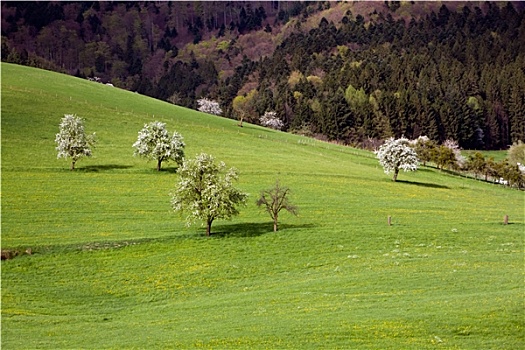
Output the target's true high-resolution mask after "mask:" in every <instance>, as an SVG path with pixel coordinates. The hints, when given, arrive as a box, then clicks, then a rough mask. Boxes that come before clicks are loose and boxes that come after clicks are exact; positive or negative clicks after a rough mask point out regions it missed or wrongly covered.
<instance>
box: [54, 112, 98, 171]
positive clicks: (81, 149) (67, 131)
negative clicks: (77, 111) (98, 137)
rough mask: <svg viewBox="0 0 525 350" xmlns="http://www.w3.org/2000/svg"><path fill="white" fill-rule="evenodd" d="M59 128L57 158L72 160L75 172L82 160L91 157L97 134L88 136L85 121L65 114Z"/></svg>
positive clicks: (56, 140) (56, 138)
mask: <svg viewBox="0 0 525 350" xmlns="http://www.w3.org/2000/svg"><path fill="white" fill-rule="evenodd" d="M59 128H60V131H59V133H58V134H56V136H55V142H56V144H57V147H56V150H57V152H58V155H57V158H71V170H74V169H75V164H76V162H77V161H78V160H79V159H80V158H82V157H91V155H92V150H91V148H92V147H93V146H94V144H95V133H93V134H92V135H88V134H86V132H85V130H84V120H83V119H82V118H80V117H77V116H76V115H73V114H65V115H64V117H63V118H62V120H61V121H60V125H59Z"/></svg>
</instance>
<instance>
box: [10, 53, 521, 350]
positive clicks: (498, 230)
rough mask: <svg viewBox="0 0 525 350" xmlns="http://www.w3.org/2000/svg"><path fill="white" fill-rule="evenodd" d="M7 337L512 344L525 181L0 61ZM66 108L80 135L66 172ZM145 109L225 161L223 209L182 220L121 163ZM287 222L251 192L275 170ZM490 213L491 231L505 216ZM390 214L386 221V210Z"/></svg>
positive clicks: (129, 163)
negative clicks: (291, 208) (84, 147)
mask: <svg viewBox="0 0 525 350" xmlns="http://www.w3.org/2000/svg"><path fill="white" fill-rule="evenodd" d="M1 69H2V71H1V77H2V79H1V89H2V101H1V156H2V157H1V170H2V173H1V176H2V183H1V185H2V188H1V190H2V191H1V200H2V208H1V221H2V232H1V233H2V234H1V239H2V249H17V250H20V251H23V250H25V249H27V248H31V249H32V254H31V255H27V254H24V255H21V256H18V257H16V258H14V259H11V260H5V261H2V265H1V273H2V285H1V287H2V288H1V294H2V320H1V321H2V324H1V326H2V327H1V346H2V348H5V349H73V348H75V349H79V348H86V349H145V348H154V349H156V348H159V349H163V348H177V349H195V348H204V349H433V348H443V349H520V348H524V347H525V334H524V331H525V329H524V328H525V319H524V296H525V295H524V292H525V290H524V283H523V282H524V277H525V274H524V272H525V271H524V265H523V264H524V233H525V197H524V192H520V191H517V190H511V189H508V188H504V187H501V186H499V185H493V184H489V183H485V182H481V181H476V180H473V179H468V178H464V177H460V176H456V175H454V174H451V173H447V172H440V171H438V170H436V169H434V168H430V167H422V168H421V169H420V170H418V171H417V172H413V173H400V175H399V182H396V183H393V182H392V181H390V176H388V175H385V174H384V172H383V170H382V168H381V167H380V166H379V164H378V162H377V160H376V159H375V158H374V155H373V154H372V153H370V152H367V151H363V150H357V149H353V148H349V147H343V146H338V145H333V144H329V143H323V142H320V141H315V140H312V139H308V138H305V137H301V136H297V135H291V134H286V133H282V132H278V131H273V130H269V129H265V128H261V127H258V126H255V125H250V124H246V125H245V127H243V128H239V127H237V122H236V121H235V120H229V119H225V118H219V117H214V116H210V115H206V114H202V113H199V112H197V111H193V110H189V109H185V108H181V107H178V106H174V105H171V104H169V103H165V102H161V101H157V100H153V99H151V98H148V97H145V96H141V95H139V94H135V93H133V92H129V91H124V90H120V89H118V88H113V87H110V86H106V85H102V84H98V83H94V82H89V81H87V80H81V79H77V78H73V77H69V76H65V75H60V74H56V73H52V72H47V71H42V70H37V69H33V68H27V67H21V66H15V65H9V64H3V63H2V65H1ZM64 114H76V115H78V116H80V117H83V118H85V125H86V131H87V132H88V133H91V132H96V134H97V140H98V143H97V147H96V148H95V149H94V152H93V153H94V156H93V157H92V158H84V159H81V160H80V161H79V162H78V163H77V165H76V166H77V169H76V170H75V171H73V172H71V171H69V161H66V160H63V159H61V160H58V159H57V157H56V151H55V149H54V148H55V143H54V138H55V134H56V133H57V132H58V124H59V122H60V119H61V118H62V116H63V115H64ZM153 120H159V121H162V122H165V123H166V124H167V128H168V130H169V131H173V130H176V131H178V132H179V133H181V134H182V135H183V136H184V139H185V142H186V144H187V147H186V156H187V157H193V156H195V155H196V154H198V153H200V152H207V153H210V154H212V155H213V156H215V157H216V158H217V159H219V160H223V161H224V162H225V163H226V164H227V166H230V167H231V166H233V167H236V168H237V169H238V170H239V173H240V179H239V182H238V184H237V186H238V187H239V188H241V189H242V190H243V191H245V192H247V193H249V194H250V198H249V201H248V205H247V206H246V207H245V208H242V209H241V214H240V215H239V216H238V217H235V218H234V219H233V220H232V221H217V222H215V223H214V225H213V227H212V232H213V234H212V237H210V238H206V237H205V230H204V227H202V226H199V225H195V226H191V227H186V226H185V223H184V220H183V217H181V216H180V215H177V214H175V213H173V212H172V210H171V207H170V196H169V193H170V191H171V190H172V189H173V188H174V187H175V184H176V182H177V175H176V173H175V171H176V168H175V165H174V164H172V163H167V164H163V171H161V172H157V171H156V170H155V163H154V162H147V161H145V160H144V159H141V158H135V157H133V148H132V147H131V145H132V144H133V142H134V141H135V140H136V138H137V133H138V131H139V130H140V129H141V128H142V126H143V125H144V124H145V123H147V122H149V121H153ZM276 179H279V180H280V181H281V183H282V184H283V185H285V186H288V187H290V188H291V190H292V196H291V200H292V202H293V203H294V204H296V205H297V206H298V207H299V215H298V216H297V217H294V216H291V215H288V214H287V213H283V214H282V215H281V219H280V223H281V226H280V231H279V232H277V233H273V232H272V228H273V227H272V221H271V219H270V217H269V216H268V215H267V214H266V213H264V212H262V211H261V210H260V209H258V208H257V207H256V205H255V201H256V199H257V196H258V194H259V192H260V191H261V190H262V189H266V188H268V187H271V186H272V185H273V184H274V183H275V180H276ZM504 215H508V216H509V222H510V223H509V224H508V225H503V217H504ZM388 216H391V217H392V225H391V226H388V225H387V217H388Z"/></svg>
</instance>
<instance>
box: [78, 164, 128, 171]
mask: <svg viewBox="0 0 525 350" xmlns="http://www.w3.org/2000/svg"><path fill="white" fill-rule="evenodd" d="M129 168H133V166H131V165H121V164H104V165H86V166H83V167H78V168H77V169H78V171H84V172H87V173H96V172H99V171H109V170H123V169H129Z"/></svg>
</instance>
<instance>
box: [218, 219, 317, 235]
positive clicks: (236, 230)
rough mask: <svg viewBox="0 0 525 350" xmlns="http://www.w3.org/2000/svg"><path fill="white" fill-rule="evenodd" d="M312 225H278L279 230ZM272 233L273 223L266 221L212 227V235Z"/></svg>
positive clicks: (310, 225)
mask: <svg viewBox="0 0 525 350" xmlns="http://www.w3.org/2000/svg"><path fill="white" fill-rule="evenodd" d="M311 227H314V225H312V224H304V225H286V224H282V225H279V231H283V230H290V229H302V228H311ZM268 233H273V223H272V222H271V221H268V222H262V223H261V222H257V223H255V222H246V223H240V224H231V225H228V224H226V225H217V226H216V227H212V233H211V236H212V237H258V236H262V235H264V234H268Z"/></svg>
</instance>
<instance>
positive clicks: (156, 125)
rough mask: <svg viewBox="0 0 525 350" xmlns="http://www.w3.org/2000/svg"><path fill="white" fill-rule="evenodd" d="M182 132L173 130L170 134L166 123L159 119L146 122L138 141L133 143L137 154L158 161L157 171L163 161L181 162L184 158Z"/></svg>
mask: <svg viewBox="0 0 525 350" xmlns="http://www.w3.org/2000/svg"><path fill="white" fill-rule="evenodd" d="M185 146H186V144H185V143H184V141H183V137H182V135H181V134H179V133H177V132H175V131H174V132H173V134H171V135H170V134H169V132H168V131H167V130H166V124H165V123H161V122H159V121H155V122H151V123H149V124H145V125H144V128H142V130H140V131H139V134H138V138H137V141H136V142H135V143H134V144H133V148H135V153H134V155H135V156H137V155H138V156H141V157H144V158H149V159H152V160H156V161H157V171H160V167H161V164H162V162H163V161H166V162H167V161H170V160H173V161H175V162H177V164H181V163H182V161H183V160H184V147H185Z"/></svg>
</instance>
